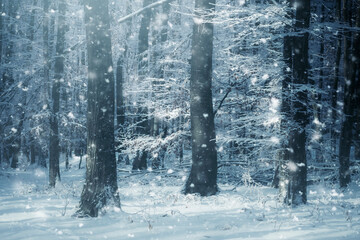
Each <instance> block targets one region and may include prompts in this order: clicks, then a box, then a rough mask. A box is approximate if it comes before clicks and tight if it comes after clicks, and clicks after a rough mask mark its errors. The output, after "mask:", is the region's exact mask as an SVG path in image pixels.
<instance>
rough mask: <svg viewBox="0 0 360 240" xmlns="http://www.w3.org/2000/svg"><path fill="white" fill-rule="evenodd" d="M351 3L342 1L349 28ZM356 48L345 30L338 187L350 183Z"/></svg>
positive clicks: (344, 17)
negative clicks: (342, 116) (342, 115)
mask: <svg viewBox="0 0 360 240" xmlns="http://www.w3.org/2000/svg"><path fill="white" fill-rule="evenodd" d="M351 8H352V1H351V0H344V1H343V21H344V23H345V24H346V23H347V24H348V26H350V27H351V25H352V18H351V14H352V12H351ZM355 49H356V46H352V33H351V31H350V30H345V33H344V108H343V114H344V118H343V119H344V120H343V122H342V126H341V134H340V145H339V163H340V168H339V181H340V187H347V185H348V184H349V183H350V151H351V146H352V138H353V136H352V135H353V134H352V131H353V127H354V117H355V116H354V114H355V107H356V103H355V93H356V92H355V89H356V75H355V72H356V69H355V68H356V65H355V61H353V58H354V57H355V56H354V54H355V52H354V50H355Z"/></svg>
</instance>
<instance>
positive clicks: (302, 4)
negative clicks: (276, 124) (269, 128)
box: [278, 0, 310, 206]
mask: <svg viewBox="0 0 360 240" xmlns="http://www.w3.org/2000/svg"><path fill="white" fill-rule="evenodd" d="M296 3H297V4H296V5H295V7H296V12H295V13H296V15H295V20H296V21H295V25H294V27H295V31H296V32H297V35H296V36H294V37H291V38H292V39H291V40H290V39H289V38H290V37H285V39H284V60H285V64H286V66H285V67H286V72H287V74H286V75H285V79H284V80H283V103H282V112H283V117H284V118H286V119H288V120H287V121H289V120H290V121H291V122H292V123H291V124H293V125H294V126H286V125H285V123H282V126H283V127H282V128H283V131H284V130H286V129H288V130H287V131H288V132H289V136H288V139H287V140H285V142H284V143H283V147H282V148H283V150H282V151H281V154H280V159H281V161H280V166H279V170H278V171H279V175H280V181H279V185H280V198H281V200H283V201H284V202H285V203H287V204H292V205H294V206H296V205H299V204H302V203H306V201H307V197H306V189H307V181H306V179H307V163H306V148H305V145H306V132H305V128H306V125H307V123H308V116H307V114H306V111H307V108H306V103H307V92H306V91H303V90H302V91H300V90H298V89H296V87H297V86H301V85H305V84H308V70H309V64H308V39H309V34H308V33H307V32H306V31H307V29H308V28H309V24H310V0H301V1H297V2H296ZM292 4H293V1H290V5H291V6H292ZM290 17H292V14H290ZM288 41H289V42H288ZM291 67H292V68H291ZM288 72H290V73H291V72H292V76H291V75H290V74H289V73H288ZM291 77H292V88H291V89H290V86H291ZM290 91H292V92H293V93H292V94H293V97H291V98H289V96H288V95H287V94H288V93H290ZM283 121H284V120H283ZM290 127H291V128H290Z"/></svg>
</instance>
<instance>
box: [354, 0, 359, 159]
mask: <svg viewBox="0 0 360 240" xmlns="http://www.w3.org/2000/svg"><path fill="white" fill-rule="evenodd" d="M356 27H358V28H360V1H358V8H357V15H356ZM354 46H355V54H356V66H357V67H356V69H357V83H356V86H357V87H356V93H355V102H356V103H359V102H360V32H359V31H358V32H357V33H356V34H355V41H354ZM356 108H357V114H356V115H355V117H356V130H355V136H354V137H355V141H356V143H355V159H357V160H360V104H357V105H356Z"/></svg>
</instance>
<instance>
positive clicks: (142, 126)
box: [133, 0, 152, 170]
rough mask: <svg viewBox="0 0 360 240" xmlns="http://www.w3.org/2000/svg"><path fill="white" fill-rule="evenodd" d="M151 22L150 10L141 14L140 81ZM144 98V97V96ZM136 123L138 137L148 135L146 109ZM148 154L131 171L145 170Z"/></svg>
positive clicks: (145, 66)
mask: <svg viewBox="0 0 360 240" xmlns="http://www.w3.org/2000/svg"><path fill="white" fill-rule="evenodd" d="M151 3H152V0H144V2H143V7H146V6H148V5H150V4H151ZM150 21H151V9H147V10H145V11H144V13H143V17H142V19H141V25H140V32H139V45H138V51H139V53H138V54H139V64H138V74H139V79H140V81H143V80H144V79H145V74H146V73H147V70H148V57H147V56H148V49H149V29H150ZM144 97H146V96H144ZM137 114H138V120H137V121H138V123H137V127H136V133H137V134H140V135H150V124H149V117H148V109H147V108H146V107H139V108H138V111H137ZM148 156H150V154H148V153H147V151H146V150H143V151H142V153H141V157H140V158H135V160H134V161H133V170H145V169H147V157H148Z"/></svg>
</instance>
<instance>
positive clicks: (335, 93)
mask: <svg viewBox="0 0 360 240" xmlns="http://www.w3.org/2000/svg"><path fill="white" fill-rule="evenodd" d="M335 7H336V21H337V22H338V23H340V21H341V0H336V5H335ZM336 38H337V40H336V45H337V46H336V60H335V71H334V72H335V76H334V85H333V89H332V93H331V108H332V113H331V118H332V121H331V151H332V152H333V153H334V154H333V159H334V162H335V160H336V159H337V154H336V153H337V139H338V133H337V129H336V120H337V118H338V114H337V108H338V107H337V102H338V88H339V77H340V61H341V47H342V44H341V35H340V34H338V35H337V36H336Z"/></svg>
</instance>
